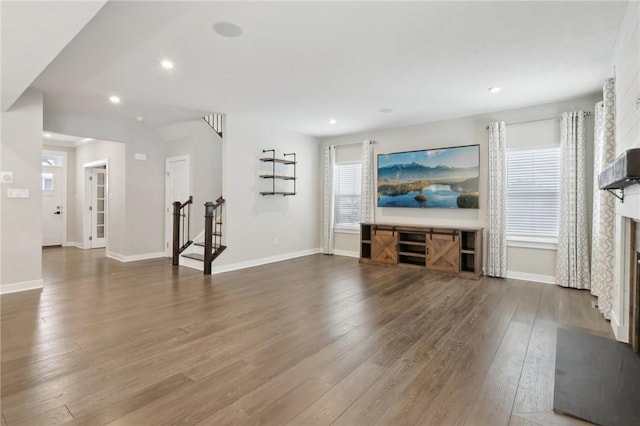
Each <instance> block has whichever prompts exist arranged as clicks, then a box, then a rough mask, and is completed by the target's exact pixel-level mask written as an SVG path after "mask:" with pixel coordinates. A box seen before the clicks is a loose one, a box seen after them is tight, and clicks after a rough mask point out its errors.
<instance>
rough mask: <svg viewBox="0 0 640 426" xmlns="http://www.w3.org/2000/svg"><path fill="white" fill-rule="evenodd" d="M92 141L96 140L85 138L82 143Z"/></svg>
mask: <svg viewBox="0 0 640 426" xmlns="http://www.w3.org/2000/svg"><path fill="white" fill-rule="evenodd" d="M92 140H94V139H93V138H84V139H82V140H81V141H80V143H86V142H91V141H92Z"/></svg>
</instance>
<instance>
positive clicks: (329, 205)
mask: <svg viewBox="0 0 640 426" xmlns="http://www.w3.org/2000/svg"><path fill="white" fill-rule="evenodd" d="M335 165H336V147H335V146H334V145H329V146H328V147H326V148H325V149H324V200H323V206H324V214H323V221H322V253H324V254H333V226H334V221H335V186H334V171H335Z"/></svg>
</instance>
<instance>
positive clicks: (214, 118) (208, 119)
mask: <svg viewBox="0 0 640 426" xmlns="http://www.w3.org/2000/svg"><path fill="white" fill-rule="evenodd" d="M202 119H203V120H204V122H205V123H207V124H208V125H209V127H211V128H212V129H213V131H214V132H216V133H217V134H218V136H220V137H222V114H218V113H213V114H209V115H205V116H204V117H202Z"/></svg>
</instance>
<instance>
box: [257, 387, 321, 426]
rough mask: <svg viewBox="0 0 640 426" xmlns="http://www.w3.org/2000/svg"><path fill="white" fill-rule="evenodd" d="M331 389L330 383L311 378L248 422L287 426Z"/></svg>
mask: <svg viewBox="0 0 640 426" xmlns="http://www.w3.org/2000/svg"><path fill="white" fill-rule="evenodd" d="M330 388H331V385H330V384H329V383H325V382H323V381H322V380H319V379H317V378H315V377H311V378H309V379H307V380H306V381H305V382H303V383H301V384H300V385H299V386H297V387H295V388H294V389H292V390H291V391H290V392H288V393H287V394H285V395H284V396H282V397H280V398H278V399H277V400H275V401H274V402H273V403H272V404H270V405H269V406H267V407H266V408H265V409H264V410H261V411H259V412H258V413H256V414H255V415H254V416H253V417H252V418H250V419H249V421H248V422H249V423H250V424H255V425H274V426H275V425H283V424H286V423H288V422H289V421H290V420H291V419H293V418H294V417H296V416H297V415H298V414H299V413H300V412H302V411H303V410H304V409H305V408H307V407H308V406H309V405H311V404H312V403H313V402H314V401H316V400H317V399H318V398H320V397H321V396H322V395H323V394H324V393H325V392H327V391H328V390H329V389H330Z"/></svg>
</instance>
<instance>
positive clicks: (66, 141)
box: [42, 132, 95, 148]
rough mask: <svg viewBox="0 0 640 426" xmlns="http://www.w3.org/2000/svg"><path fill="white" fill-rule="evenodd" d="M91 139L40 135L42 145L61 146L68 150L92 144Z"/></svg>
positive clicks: (49, 133) (49, 134)
mask: <svg viewBox="0 0 640 426" xmlns="http://www.w3.org/2000/svg"><path fill="white" fill-rule="evenodd" d="M94 140H95V139H93V138H83V137H79V136H70V135H62V134H60V133H54V132H43V133H42V144H43V145H51V146H63V147H68V148H74V147H78V146H80V145H84V144H87V143H89V142H93V141H94Z"/></svg>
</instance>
